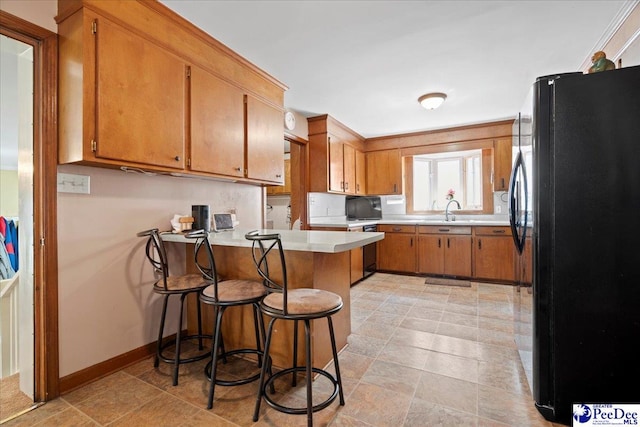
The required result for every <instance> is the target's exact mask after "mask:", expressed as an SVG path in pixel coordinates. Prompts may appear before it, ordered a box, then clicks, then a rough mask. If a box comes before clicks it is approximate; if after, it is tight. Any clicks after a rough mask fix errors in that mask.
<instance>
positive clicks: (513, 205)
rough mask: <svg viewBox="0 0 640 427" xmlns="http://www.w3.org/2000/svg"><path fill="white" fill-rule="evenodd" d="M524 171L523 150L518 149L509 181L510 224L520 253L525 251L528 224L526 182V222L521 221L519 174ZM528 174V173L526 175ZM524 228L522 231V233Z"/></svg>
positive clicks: (525, 189) (525, 190)
mask: <svg viewBox="0 0 640 427" xmlns="http://www.w3.org/2000/svg"><path fill="white" fill-rule="evenodd" d="M521 171H522V173H523V175H525V174H526V171H525V166H524V157H523V156H522V152H521V151H518V155H517V157H516V161H515V162H514V164H513V170H512V171H511V179H510V182H509V225H510V226H511V235H512V237H513V242H514V244H515V246H516V249H517V250H518V253H519V254H522V252H523V251H524V242H525V237H526V224H527V204H528V203H527V196H528V192H527V183H526V180H525V181H524V182H523V184H524V194H525V199H524V203H525V209H524V221H525V222H524V224H522V223H520V202H521V200H520V185H519V181H518V174H519V173H520V172H521ZM525 176H526V175H525ZM520 230H522V233H520Z"/></svg>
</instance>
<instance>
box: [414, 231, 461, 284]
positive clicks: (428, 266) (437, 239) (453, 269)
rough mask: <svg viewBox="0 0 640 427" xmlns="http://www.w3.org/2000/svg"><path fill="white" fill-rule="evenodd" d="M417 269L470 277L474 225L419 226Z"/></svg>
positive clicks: (432, 272) (429, 272) (431, 272)
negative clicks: (472, 228) (472, 226)
mask: <svg viewBox="0 0 640 427" xmlns="http://www.w3.org/2000/svg"><path fill="white" fill-rule="evenodd" d="M418 233H419V234H418V272H419V273H425V274H443V275H448V276H463V277H469V276H471V227H448V226H442V227H441V226H430V225H421V226H419V227H418Z"/></svg>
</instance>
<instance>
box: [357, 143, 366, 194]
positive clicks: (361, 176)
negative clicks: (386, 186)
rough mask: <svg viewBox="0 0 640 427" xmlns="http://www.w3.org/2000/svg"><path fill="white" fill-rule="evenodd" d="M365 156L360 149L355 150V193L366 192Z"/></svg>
mask: <svg viewBox="0 0 640 427" xmlns="http://www.w3.org/2000/svg"><path fill="white" fill-rule="evenodd" d="M365 165H366V157H365V154H364V153H363V152H362V151H358V150H356V188H355V190H356V194H357V195H363V194H366V188H367V187H366V168H365Z"/></svg>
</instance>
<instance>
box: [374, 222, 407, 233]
mask: <svg viewBox="0 0 640 427" xmlns="http://www.w3.org/2000/svg"><path fill="white" fill-rule="evenodd" d="M378 231H385V232H387V233H411V234H414V233H415V232H416V226H415V225H397V224H381V225H378Z"/></svg>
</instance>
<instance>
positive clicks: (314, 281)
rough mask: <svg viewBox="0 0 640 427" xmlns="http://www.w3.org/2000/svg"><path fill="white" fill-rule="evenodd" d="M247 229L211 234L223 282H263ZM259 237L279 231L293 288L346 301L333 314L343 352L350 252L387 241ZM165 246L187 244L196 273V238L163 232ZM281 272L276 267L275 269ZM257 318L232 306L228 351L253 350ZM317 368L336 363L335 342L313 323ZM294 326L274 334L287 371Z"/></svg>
mask: <svg viewBox="0 0 640 427" xmlns="http://www.w3.org/2000/svg"><path fill="white" fill-rule="evenodd" d="M249 231H251V230H249V229H246V230H240V229H239V230H233V231H225V232H220V233H214V232H212V233H210V234H209V240H210V242H211V246H212V248H213V252H214V255H215V258H216V268H217V270H218V274H219V275H220V276H221V277H222V278H224V279H255V280H260V278H259V276H258V273H257V271H256V268H255V266H254V264H253V260H252V257H251V242H250V241H248V240H247V239H246V238H245V234H247V233H248V232H249ZM259 232H260V233H261V234H269V233H279V234H280V237H281V239H282V245H283V248H284V252H285V260H286V266H287V279H288V281H289V286H290V287H292V288H302V287H308V288H316V289H324V290H328V291H331V292H334V293H336V294H338V295H340V296H341V297H342V300H343V302H344V307H343V308H342V310H340V312H338V313H337V314H336V315H335V316H333V325H334V329H335V337H336V345H337V347H338V349H342V348H343V347H344V346H345V345H346V344H347V337H348V336H349V334H350V333H351V308H350V286H351V278H350V261H351V257H350V250H351V249H355V248H359V247H361V246H364V245H367V244H370V243H375V242H377V241H379V240H382V239H383V238H384V233H380V232H375V233H349V232H342V231H298V230H268V229H263V230H259ZM162 239H163V240H164V241H166V242H174V243H183V244H186V254H185V256H186V260H187V271H188V272H197V269H196V267H195V264H194V262H193V240H191V239H187V238H186V237H185V236H184V235H183V234H173V233H164V234H162ZM276 265H277V268H273V267H276ZM273 267H272V269H273V271H272V274H273V275H274V276H275V277H278V276H279V277H282V271H281V270H280V266H279V264H277V263H276V262H274V263H273ZM195 303H196V301H195V299H194V298H192V299H190V300H189V301H188V325H189V333H193V332H195V325H196V324H197V321H196V314H195V313H196V312H195ZM212 325H213V313H212V312H211V311H210V310H204V311H203V327H204V328H205V331H207V332H210V331H211V328H212ZM252 331H253V315H252V312H251V310H250V309H249V308H247V307H231V308H229V309H228V310H227V312H226V314H225V317H224V321H223V325H222V334H223V336H224V343H225V347H226V348H227V350H229V349H233V348H244V347H251V346H254V345H255V343H254V338H253V336H254V335H253V332H252ZM302 332H303V331H302V328H300V330H299V333H300V339H299V340H298V343H299V349H298V355H299V360H298V362H299V363H302V362H303V360H302V359H301V357H302V356H303V355H304V348H303V347H302V346H303V345H304V339H302ZM312 334H313V343H314V345H313V351H312V359H313V360H312V363H313V365H314V366H318V367H323V366H326V365H327V364H328V363H329V362H330V361H331V359H332V355H331V343H330V342H329V334H328V333H327V324H326V322H323V321H318V322H315V321H314V322H313V324H312ZM292 337H293V323H292V322H280V324H279V325H278V327H277V328H276V330H275V331H274V334H273V343H272V349H271V356H272V357H273V363H274V364H275V365H276V366H279V367H288V366H291V363H292V350H293V347H292V345H293V344H292Z"/></svg>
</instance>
